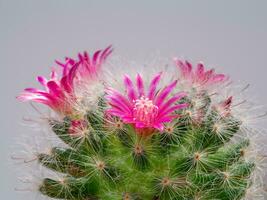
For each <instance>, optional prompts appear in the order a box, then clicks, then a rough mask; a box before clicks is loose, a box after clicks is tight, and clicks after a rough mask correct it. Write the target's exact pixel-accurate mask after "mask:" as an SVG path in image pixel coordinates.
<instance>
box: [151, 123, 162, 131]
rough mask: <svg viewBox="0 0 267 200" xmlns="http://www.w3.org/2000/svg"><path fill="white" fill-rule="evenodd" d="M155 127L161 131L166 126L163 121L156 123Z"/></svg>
mask: <svg viewBox="0 0 267 200" xmlns="http://www.w3.org/2000/svg"><path fill="white" fill-rule="evenodd" d="M153 127H154V128H155V129H158V130H160V131H163V130H164V126H163V124H162V123H157V124H154V125H153Z"/></svg>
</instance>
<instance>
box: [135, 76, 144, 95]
mask: <svg viewBox="0 0 267 200" xmlns="http://www.w3.org/2000/svg"><path fill="white" fill-rule="evenodd" d="M136 85H137V89H138V93H139V97H141V96H144V82H143V79H142V77H141V75H140V74H137V76H136Z"/></svg>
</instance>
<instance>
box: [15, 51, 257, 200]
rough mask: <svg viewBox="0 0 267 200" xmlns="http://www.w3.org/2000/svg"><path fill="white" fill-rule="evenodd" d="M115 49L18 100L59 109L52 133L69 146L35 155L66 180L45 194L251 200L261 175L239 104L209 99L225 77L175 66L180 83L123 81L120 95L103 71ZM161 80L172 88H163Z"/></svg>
mask: <svg viewBox="0 0 267 200" xmlns="http://www.w3.org/2000/svg"><path fill="white" fill-rule="evenodd" d="M111 51H112V49H111V47H108V48H107V49H105V50H103V51H97V52H96V53H94V55H93V57H92V58H90V56H89V55H88V54H87V53H84V54H79V56H78V59H77V60H75V59H71V58H67V59H66V62H65V63H61V62H57V64H58V65H60V66H61V67H62V69H63V70H62V77H61V78H59V77H58V76H57V74H56V72H55V71H53V72H52V74H51V79H50V80H47V79H45V78H44V77H38V80H39V82H40V83H41V84H42V85H43V86H44V87H45V90H44V91H42V90H38V89H33V88H27V89H26V90H25V91H24V92H23V93H22V94H21V95H20V96H19V97H18V99H20V100H23V101H26V100H31V101H35V102H39V103H42V104H45V105H48V106H49V107H50V108H51V109H52V110H54V111H55V113H56V114H57V117H53V118H52V117H51V118H50V119H49V120H48V122H49V126H50V127H51V130H52V131H53V133H54V134H56V135H57V137H58V138H60V140H61V141H62V142H64V143H65V144H66V145H65V146H64V147H57V146H55V147H53V148H52V149H51V150H50V152H49V153H38V154H37V160H38V162H39V163H40V165H42V166H44V167H45V168H47V169H49V170H52V171H55V172H57V173H59V174H61V175H62V178H60V179H56V178H51V177H49V178H48V177H44V179H43V180H42V183H41V184H40V185H39V186H38V189H39V192H40V193H42V194H43V195H45V196H48V197H51V198H56V199H66V200H118V199H123V200H180V199H181V200H197V199H198V200H214V199H218V200H219V199H221V200H237V199H248V196H247V195H248V192H249V190H250V188H252V187H253V185H254V184H255V183H254V176H253V174H254V172H255V171H256V169H257V162H256V160H255V159H249V157H248V156H247V149H248V148H249V146H250V143H251V142H250V140H249V138H248V137H245V136H244V135H242V132H243V130H242V127H243V121H242V120H241V118H239V117H238V115H235V114H234V112H233V105H232V101H233V100H234V97H232V96H228V97H227V98H226V99H223V98H221V99H220V100H219V101H216V99H214V98H213V96H214V95H213V94H214V93H218V90H219V89H218V88H220V89H221V88H223V87H221V85H227V84H228V80H229V79H228V77H227V76H225V75H223V74H216V73H215V72H214V70H207V71H205V69H204V66H203V64H202V63H199V64H198V65H197V67H196V68H195V69H194V67H193V66H192V65H191V64H190V63H189V62H187V61H186V62H182V61H179V60H177V59H175V65H176V68H177V76H175V78H170V76H173V74H168V72H161V73H158V74H156V75H155V76H154V77H152V78H151V79H150V80H145V79H144V78H143V76H145V74H144V75H143V74H137V75H136V77H135V81H133V80H132V79H131V78H130V77H129V76H128V75H125V76H124V79H123V78H122V79H123V80H122V82H123V84H124V87H125V90H122V91H120V90H119V89H118V90H117V89H115V85H113V83H114V82H112V81H110V82H109V81H107V80H108V78H107V77H106V76H105V70H103V66H102V65H103V63H104V61H105V60H106V58H107V57H108V55H109V54H110V53H111ZM178 72H180V73H178ZM113 73H114V72H113ZM164 73H165V74H164ZM163 75H165V77H167V78H169V80H170V81H169V83H167V84H166V85H163V86H161V85H160V81H161V79H162V76H163ZM172 79H173V80H172ZM177 80H178V81H177ZM147 81H148V83H147ZM119 82H120V80H119ZM215 96H216V95H215ZM217 96H218V95H217ZM236 136H241V137H236ZM233 138H237V139H233ZM254 157H256V155H254ZM259 187H261V186H259Z"/></svg>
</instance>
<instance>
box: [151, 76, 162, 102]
mask: <svg viewBox="0 0 267 200" xmlns="http://www.w3.org/2000/svg"><path fill="white" fill-rule="evenodd" d="M161 74H162V73H161V72H160V73H158V74H157V75H156V76H154V78H153V79H152V81H151V83H150V86H149V89H148V98H149V99H153V98H154V96H155V92H156V89H157V86H158V84H159V81H160V77H161Z"/></svg>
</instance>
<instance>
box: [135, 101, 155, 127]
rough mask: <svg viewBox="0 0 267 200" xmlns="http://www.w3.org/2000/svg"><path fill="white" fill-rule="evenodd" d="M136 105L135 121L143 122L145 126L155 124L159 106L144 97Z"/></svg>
mask: <svg viewBox="0 0 267 200" xmlns="http://www.w3.org/2000/svg"><path fill="white" fill-rule="evenodd" d="M134 103H135V104H134V120H136V121H139V122H143V123H144V124H145V125H150V124H153V123H154V121H155V118H156V117H157V115H158V106H156V105H154V104H153V102H152V101H151V100H149V99H148V98H145V97H144V96H142V97H141V98H140V99H137V100H135V101H134Z"/></svg>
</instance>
